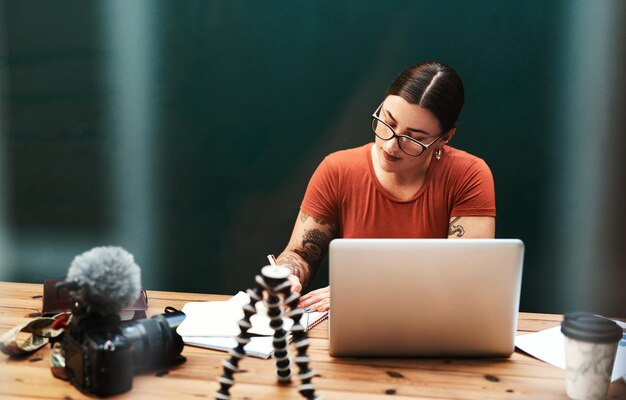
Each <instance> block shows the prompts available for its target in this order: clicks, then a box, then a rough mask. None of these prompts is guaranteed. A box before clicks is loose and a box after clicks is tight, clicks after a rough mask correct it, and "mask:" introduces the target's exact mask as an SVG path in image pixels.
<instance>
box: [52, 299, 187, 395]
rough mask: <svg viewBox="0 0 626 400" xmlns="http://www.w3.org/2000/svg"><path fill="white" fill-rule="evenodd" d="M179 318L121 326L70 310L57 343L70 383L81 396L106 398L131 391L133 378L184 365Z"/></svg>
mask: <svg viewBox="0 0 626 400" xmlns="http://www.w3.org/2000/svg"><path fill="white" fill-rule="evenodd" d="M184 318H185V315H184V314H183V313H182V312H180V311H177V312H171V313H166V314H160V315H155V316H154V317H152V318H149V319H142V320H135V321H128V322H123V323H122V322H121V321H120V317H119V315H117V314H112V315H105V316H102V315H90V314H87V313H83V312H81V311H80V310H73V312H72V319H71V320H70V323H69V324H68V328H67V330H66V332H65V334H64V335H63V341H62V347H63V350H64V353H65V371H66V374H67V376H68V378H69V380H70V382H71V383H72V384H73V385H74V386H76V387H77V388H78V389H79V390H80V391H82V392H84V393H87V394H91V395H95V396H99V397H108V396H113V395H116V394H120V393H124V392H126V391H128V390H130V389H132V386H133V375H134V374H135V373H141V372H147V371H151V370H155V369H159V368H166V367H169V366H172V365H175V364H179V363H181V362H184V361H185V359H184V357H182V356H181V352H182V349H183V346H184V344H183V341H182V338H181V337H180V336H179V335H178V334H177V333H176V328H177V327H178V325H180V323H181V322H182V320H183V319H184Z"/></svg>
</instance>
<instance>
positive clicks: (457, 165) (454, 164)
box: [444, 146, 489, 169]
mask: <svg viewBox="0 0 626 400" xmlns="http://www.w3.org/2000/svg"><path fill="white" fill-rule="evenodd" d="M445 149H446V151H445V153H444V157H446V159H447V160H448V164H449V167H451V168H453V169H463V168H468V167H471V166H475V167H479V168H487V169H489V166H488V165H487V163H486V162H485V160H483V159H482V158H480V157H478V156H475V155H473V154H470V153H468V152H466V151H464V150H459V149H457V148H454V147H450V146H446V147H445Z"/></svg>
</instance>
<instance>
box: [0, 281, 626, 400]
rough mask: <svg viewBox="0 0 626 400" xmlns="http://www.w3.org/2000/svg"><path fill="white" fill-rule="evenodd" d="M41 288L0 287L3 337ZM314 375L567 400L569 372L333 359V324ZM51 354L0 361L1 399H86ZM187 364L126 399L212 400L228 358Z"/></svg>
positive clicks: (539, 365)
mask: <svg viewBox="0 0 626 400" xmlns="http://www.w3.org/2000/svg"><path fill="white" fill-rule="evenodd" d="M41 292H42V286H41V285H38V284H22V283H4V282H0V332H1V333H4V332H5V331H6V330H8V329H10V328H12V327H13V326H16V325H18V324H21V323H24V322H26V321H27V320H28V319H29V318H32V316H33V315H36V314H37V312H38V311H39V310H40V308H41ZM226 297H228V296H218V295H205V294H191V293H175V292H160V291H148V298H149V310H148V315H154V314H159V313H161V312H162V311H163V308H164V307H165V306H174V307H176V308H179V309H180V308H182V306H183V305H184V304H185V303H186V302H189V301H208V300H224V299H225V298H226ZM560 321H561V316H559V315H550V314H531V313H521V315H520V319H519V327H518V329H519V332H520V333H525V332H535V331H538V330H542V329H546V328H550V327H553V326H557V325H559V324H560ZM309 337H310V341H311V347H310V348H309V354H310V356H311V360H312V361H311V367H312V368H313V369H314V370H315V372H316V373H317V374H318V377H316V378H315V379H314V383H315V385H316V388H317V394H318V395H321V396H323V397H324V399H327V400H330V399H364V400H369V399H389V398H390V397H389V396H390V395H393V396H392V397H391V398H421V399H507V398H511V399H564V398H566V395H565V373H564V371H563V370H561V369H559V368H556V367H553V366H551V365H549V364H546V363H544V362H542V361H539V360H536V359H534V358H532V357H530V356H527V355H525V354H521V353H518V352H515V353H514V354H513V356H512V357H511V358H503V359H353V358H348V359H335V358H331V357H330V356H329V355H328V324H327V322H324V323H322V324H320V325H319V326H317V327H316V328H315V329H313V330H312V331H311V332H310V335H309ZM49 355H50V351H49V347H46V348H44V349H41V350H39V351H37V352H36V353H34V354H32V355H30V356H29V357H27V358H25V359H20V360H13V359H10V358H8V357H7V356H5V355H3V354H0V398H2V399H6V398H38V399H49V398H50V399H84V398H89V397H86V396H85V395H83V394H82V393H80V392H79V391H78V390H77V389H75V388H74V387H73V386H72V385H70V384H69V383H67V382H64V381H61V380H58V379H56V378H54V377H53V376H52V374H51V372H50V368H49V361H50V359H49ZM183 355H185V356H186V357H187V362H186V363H185V364H183V365H181V366H178V367H176V368H173V369H171V370H170V371H169V372H168V373H166V374H163V373H159V374H155V373H152V374H147V375H140V376H135V378H134V382H133V389H132V390H131V391H130V392H127V393H125V394H123V395H120V396H117V397H115V398H116V399H117V398H120V399H142V398H145V399H155V398H164V399H173V398H176V399H178V398H181V399H196V400H197V399H202V398H207V399H212V398H213V393H214V392H215V391H216V390H217V389H218V384H217V383H216V382H217V381H216V380H217V377H218V376H219V375H221V373H222V367H221V363H222V360H224V359H226V357H227V353H223V352H217V351H213V350H207V349H201V348H195V347H189V346H186V347H185V349H184V351H183ZM240 368H242V369H243V372H241V373H237V374H236V375H235V379H236V382H237V383H236V384H235V386H234V387H233V388H232V389H231V394H232V395H233V398H235V399H298V398H301V397H300V395H299V393H298V391H297V384H298V381H297V380H295V381H294V382H293V383H292V384H291V385H289V386H279V385H277V384H276V383H275V382H276V381H275V378H274V361H273V360H271V359H270V360H260V359H255V358H249V357H248V358H246V359H244V360H243V361H242V362H241V363H240ZM608 398H609V399H611V398H613V399H625V398H626V384H624V383H623V381H622V380H619V381H617V382H614V383H613V384H611V387H610V392H609V397H608Z"/></svg>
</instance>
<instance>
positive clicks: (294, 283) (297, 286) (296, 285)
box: [287, 274, 302, 293]
mask: <svg viewBox="0 0 626 400" xmlns="http://www.w3.org/2000/svg"><path fill="white" fill-rule="evenodd" d="M287 279H288V280H289V282H291V293H300V292H301V291H302V283H300V279H298V277H297V276H295V275H294V274H291V275H289V276H288V277H287Z"/></svg>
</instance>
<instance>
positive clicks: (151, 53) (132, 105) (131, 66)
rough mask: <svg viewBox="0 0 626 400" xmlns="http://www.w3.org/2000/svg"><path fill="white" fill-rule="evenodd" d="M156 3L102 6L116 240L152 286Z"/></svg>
mask: <svg viewBox="0 0 626 400" xmlns="http://www.w3.org/2000/svg"><path fill="white" fill-rule="evenodd" d="M156 9H158V7H153V6H152V3H150V2H145V1H142V2H139V1H125V0H111V1H104V2H102V15H103V21H102V22H103V23H102V27H103V29H102V40H103V48H104V54H105V62H104V65H103V68H102V71H103V82H104V83H103V85H104V86H103V92H104V98H105V101H104V104H105V112H104V115H105V117H104V121H106V122H105V123H106V124H107V126H105V132H106V135H107V137H109V138H110V140H109V141H108V144H109V148H108V149H106V153H107V155H108V162H109V165H110V169H109V171H110V174H111V177H112V179H111V182H112V188H111V193H110V195H111V196H112V199H111V203H112V204H113V207H114V210H116V221H115V223H114V224H113V226H114V227H113V232H111V235H110V236H111V237H112V238H113V240H115V241H116V242H117V243H118V244H119V245H121V246H123V247H125V248H126V249H127V250H128V251H130V252H131V253H132V254H133V255H134V256H135V260H136V261H137V263H138V264H139V265H140V266H141V268H142V280H143V282H144V285H145V286H146V287H151V286H153V285H152V284H153V283H154V282H157V281H158V277H157V276H156V271H158V265H157V262H158V260H159V257H158V255H157V254H156V251H157V249H158V248H159V246H155V241H157V240H158V238H157V236H158V235H157V233H156V232H157V231H158V229H157V226H158V224H157V220H156V215H157V213H156V212H155V207H156V199H157V193H156V182H157V180H156V179H155V163H154V151H155V148H156V147H155V136H156V135H157V132H156V130H155V124H154V118H155V116H157V115H158V110H157V108H156V107H157V106H156V99H155V95H154V94H155V93H154V83H155V70H156V67H155V65H156V64H157V51H156V46H157V43H156V40H157V38H158V35H157V32H156V31H155V26H156V25H155V18H156V17H155V15H156V11H155V10H156Z"/></svg>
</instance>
